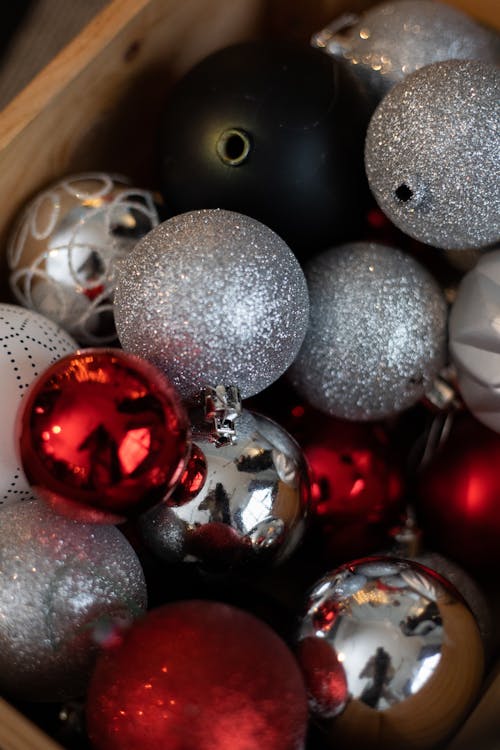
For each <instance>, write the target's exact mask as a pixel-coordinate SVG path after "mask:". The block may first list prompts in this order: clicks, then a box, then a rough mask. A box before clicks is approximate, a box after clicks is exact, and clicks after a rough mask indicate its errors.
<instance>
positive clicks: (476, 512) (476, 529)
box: [416, 414, 500, 573]
mask: <svg viewBox="0 0 500 750" xmlns="http://www.w3.org/2000/svg"><path fill="white" fill-rule="evenodd" d="M499 466H500V435H498V434H497V433H496V432H493V431H492V430H489V429H488V428H487V427H484V426H483V425H482V424H480V423H479V422H477V421H476V420H475V419H474V418H473V417H471V416H469V415H468V414H464V415H462V416H459V417H458V416H457V417H456V418H455V422H454V424H453V427H452V429H451V432H450V434H449V437H448V439H447V441H446V442H445V443H444V444H443V446H442V447H441V449H440V450H439V451H438V452H437V453H436V455H435V456H434V457H433V459H432V460H431V461H430V462H429V464H427V466H426V467H425V469H424V470H423V471H422V473H421V477H420V481H419V483H418V497H417V504H416V507H417V514H418V518H419V521H420V523H421V526H422V530H423V532H424V539H425V542H426V546H428V547H430V548H432V549H433V550H436V551H440V552H443V553H444V554H445V555H447V556H448V557H450V558H452V559H454V560H456V561H457V562H459V563H461V564H462V565H463V566H464V567H465V568H466V569H470V570H474V571H477V572H485V573H487V572H488V570H489V571H494V570H496V566H497V565H498V563H500V469H499Z"/></svg>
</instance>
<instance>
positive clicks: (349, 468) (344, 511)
mask: <svg viewBox="0 0 500 750" xmlns="http://www.w3.org/2000/svg"><path fill="white" fill-rule="evenodd" d="M292 417H293V420H294V422H295V425H294V426H293V427H292V429H293V431H294V432H295V435H296V437H297V440H298V441H299V443H300V445H301V447H302V450H303V451H304V455H305V457H306V459H307V460H308V462H309V466H310V469H311V474H312V501H311V513H312V516H313V522H315V526H316V529H317V532H318V535H319V537H320V539H321V541H322V544H323V553H324V556H325V557H326V559H327V561H328V563H329V564H331V563H336V562H345V561H346V560H350V559H353V558H354V557H357V556H360V555H366V554H369V553H371V552H374V551H375V550H377V549H379V548H380V547H381V546H383V545H384V544H385V543H386V542H387V539H388V532H389V529H390V528H391V526H392V525H393V524H394V523H395V522H396V521H397V519H398V518H399V514H400V511H401V505H400V501H401V497H402V491H403V481H402V475H401V471H400V469H399V467H398V463H397V461H396V459H395V457H394V451H393V450H392V452H391V442H390V438H389V435H388V433H387V431H386V429H385V428H384V427H383V426H382V425H379V424H373V423H356V422H347V421H344V420H340V419H335V418H333V417H328V416H326V415H324V414H320V413H319V412H317V411H315V410H314V409H311V408H310V407H305V406H303V405H296V406H295V407H294V408H293V409H292Z"/></svg>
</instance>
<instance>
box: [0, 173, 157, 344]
mask: <svg viewBox="0 0 500 750" xmlns="http://www.w3.org/2000/svg"><path fill="white" fill-rule="evenodd" d="M157 201H158V198H156V197H155V196H154V195H153V193H151V192H150V191H148V190H139V189H137V188H134V187H132V186H131V185H130V184H129V182H128V181H127V180H126V179H125V178H124V177H118V176H115V175H110V174H106V173H104V172H102V173H101V172H95V173H94V172H92V173H88V174H76V175H69V176H67V177H65V178H64V179H63V180H61V181H60V182H57V183H55V184H54V185H51V186H50V187H48V188H47V189H45V190H43V191H42V192H41V193H39V194H38V195H37V196H36V197H35V198H34V199H33V200H32V201H31V202H30V203H29V204H28V205H27V206H26V208H25V209H24V211H23V212H22V214H21V215H20V217H19V219H18V221H17V224H16V226H15V228H14V230H13V232H12V235H11V237H10V238H9V241H8V244H7V258H8V263H9V268H10V285H11V288H12V291H13V293H14V295H15V296H16V298H17V299H18V301H19V302H20V304H22V305H24V306H25V307H29V308H31V309H33V310H37V311H38V312H40V313H43V314H44V315H46V316H47V317H49V318H51V319H52V320H55V321H56V322H57V323H59V324H60V325H61V326H62V327H63V328H65V329H66V330H67V331H69V332H70V333H71V334H72V335H73V336H74V337H75V338H76V339H77V341H78V342H79V343H81V344H87V345H88V344H95V345H102V344H105V343H111V342H113V341H116V331H115V328H114V323H113V291H114V284H115V264H116V262H117V261H118V260H119V259H120V258H121V257H123V256H124V255H125V254H126V253H128V252H129V250H130V249H131V248H132V247H133V246H134V244H135V243H136V242H137V240H138V239H139V238H140V237H142V236H143V235H144V234H146V232H149V230H150V229H152V228H153V227H154V226H156V225H157V224H158V222H159V217H158V206H157Z"/></svg>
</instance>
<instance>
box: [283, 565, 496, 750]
mask: <svg viewBox="0 0 500 750" xmlns="http://www.w3.org/2000/svg"><path fill="white" fill-rule="evenodd" d="M298 638H299V644H298V648H299V660H300V662H301V665H302V668H303V671H304V675H305V679H306V686H307V689H308V693H309V700H310V707H311V710H312V711H313V712H314V713H316V714H317V715H319V716H320V717H322V718H324V719H330V722H329V724H328V726H329V728H330V731H331V735H332V741H333V738H335V746H336V747H339V748H345V747H353V746H354V747H363V748H366V749H367V750H368V749H369V748H370V749H371V748H380V749H382V748H384V750H388V749H394V750H396V748H397V749H398V750H400V749H401V748H402V747H411V748H413V749H414V750H416V749H417V748H432V747H434V746H435V745H436V744H439V743H440V742H441V741H442V740H443V739H445V738H446V737H447V736H448V735H449V733H450V732H451V731H452V730H453V729H454V728H455V727H456V726H458V724H459V723H460V721H461V720H462V719H463V718H464V717H465V715H466V713H467V711H468V710H469V709H470V707H471V705H472V703H473V701H474V700H475V698H476V696H477V693H478V690H479V687H480V684H481V678H482V671H483V660H484V659H483V649H482V645H481V638H480V635H479V631H478V628H477V624H476V622H475V620H474V617H473V615H472V614H471V612H470V610H469V609H468V607H467V606H466V605H465V603H464V601H463V600H462V598H461V596H460V594H459V593H458V592H457V591H456V590H455V589H454V588H453V586H451V584H449V583H448V582H447V581H445V580H444V579H443V578H441V577H440V576H437V575H436V574H434V573H433V572H432V571H430V570H428V569H427V568H424V567H423V566H421V565H419V564H417V563H415V562H411V561H408V560H400V559H396V558H390V557H374V558H365V559H364V560H358V561H355V562H352V563H348V564H346V565H344V566H342V567H341V568H338V569H337V570H335V571H333V572H332V573H331V574H329V575H327V576H325V577H324V578H323V579H321V580H320V581H319V582H318V583H317V584H316V585H315V587H314V588H313V590H312V592H311V594H310V596H309V599H308V602H307V605H306V613H305V615H304V617H303V618H302V621H301V626H300V632H299V636H298Z"/></svg>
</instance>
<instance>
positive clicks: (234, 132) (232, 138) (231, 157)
mask: <svg viewBox="0 0 500 750" xmlns="http://www.w3.org/2000/svg"><path fill="white" fill-rule="evenodd" d="M250 146H251V144H250V138H249V136H248V135H247V133H245V131H244V130H239V129H237V128H230V129H229V130H225V131H224V132H223V133H222V135H221V136H220V137H219V140H218V141H217V146H216V149H217V155H218V156H219V159H220V160H221V161H222V162H224V164H227V165H229V166H231V167H237V166H238V165H239V164H243V162H244V161H246V159H247V157H248V154H249V153H250Z"/></svg>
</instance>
